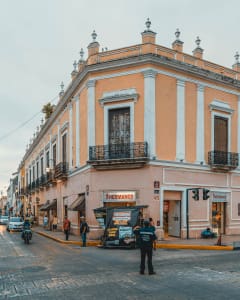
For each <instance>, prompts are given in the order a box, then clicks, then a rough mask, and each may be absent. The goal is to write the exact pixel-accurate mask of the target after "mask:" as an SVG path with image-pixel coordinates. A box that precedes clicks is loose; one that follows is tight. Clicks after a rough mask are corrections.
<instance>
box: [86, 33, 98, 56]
mask: <svg viewBox="0 0 240 300" xmlns="http://www.w3.org/2000/svg"><path fill="white" fill-rule="evenodd" d="M96 38H97V34H96V32H95V30H93V33H92V42H91V43H90V44H89V45H88V57H90V56H92V55H94V54H97V53H99V43H98V42H97V40H96Z"/></svg>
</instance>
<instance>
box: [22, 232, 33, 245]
mask: <svg viewBox="0 0 240 300" xmlns="http://www.w3.org/2000/svg"><path fill="white" fill-rule="evenodd" d="M22 239H23V240H24V243H25V244H29V241H30V240H31V239H32V230H31V229H24V230H23V232H22Z"/></svg>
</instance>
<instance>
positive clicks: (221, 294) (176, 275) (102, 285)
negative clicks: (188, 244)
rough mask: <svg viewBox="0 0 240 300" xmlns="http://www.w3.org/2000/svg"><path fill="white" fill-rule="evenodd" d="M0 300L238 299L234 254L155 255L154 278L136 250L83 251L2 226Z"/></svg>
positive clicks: (238, 268) (236, 255) (176, 252)
mask: <svg viewBox="0 0 240 300" xmlns="http://www.w3.org/2000/svg"><path fill="white" fill-rule="evenodd" d="M0 258H1V260H0V261H1V262H0V299H10V298H11V299H12V298H13V299H34V300H35V299H177V300H181V299H184V300H186V299H238V298H239V292H240V263H239V252H238V251H196V250H178V249H174V250H167V249H158V250H157V251H155V252H154V256H153V264H154V267H155V271H156V272H157V274H156V275H154V276H149V275H147V274H146V275H144V276H143V275H139V272H138V271H139V262H140V256H139V250H138V249H136V250H118V249H99V248H96V247H87V248H81V247H79V246H76V245H63V244H59V243H56V242H55V241H52V240H50V239H47V238H45V237H43V236H40V235H37V234H34V236H33V240H32V241H31V243H30V245H25V244H24V242H23V241H22V239H21V237H20V233H8V232H6V230H5V226H2V225H0Z"/></svg>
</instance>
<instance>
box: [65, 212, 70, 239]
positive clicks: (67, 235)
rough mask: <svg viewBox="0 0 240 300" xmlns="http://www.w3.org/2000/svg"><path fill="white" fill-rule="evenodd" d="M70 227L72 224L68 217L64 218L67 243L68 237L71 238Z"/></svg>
mask: <svg viewBox="0 0 240 300" xmlns="http://www.w3.org/2000/svg"><path fill="white" fill-rule="evenodd" d="M70 225H71V222H70V221H69V220H68V217H67V216H65V217H64V222H63V230H64V233H65V236H66V241H68V237H69V232H70Z"/></svg>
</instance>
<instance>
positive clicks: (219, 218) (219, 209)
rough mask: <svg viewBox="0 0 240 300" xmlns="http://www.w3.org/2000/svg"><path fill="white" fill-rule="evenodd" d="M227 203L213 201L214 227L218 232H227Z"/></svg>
mask: <svg viewBox="0 0 240 300" xmlns="http://www.w3.org/2000/svg"><path fill="white" fill-rule="evenodd" d="M225 223H226V203H225V202H213V203H212V228H213V231H214V232H215V233H217V234H225Z"/></svg>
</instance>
